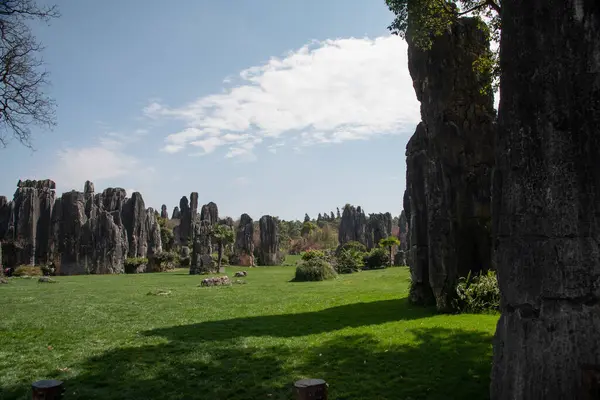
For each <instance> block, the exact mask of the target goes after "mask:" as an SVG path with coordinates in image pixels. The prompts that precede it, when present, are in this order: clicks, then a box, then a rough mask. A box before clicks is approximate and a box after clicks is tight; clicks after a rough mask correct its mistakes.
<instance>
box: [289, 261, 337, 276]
mask: <svg viewBox="0 0 600 400" xmlns="http://www.w3.org/2000/svg"><path fill="white" fill-rule="evenodd" d="M336 276H337V274H336V272H335V270H334V269H333V267H332V266H331V264H330V263H328V262H327V260H325V259H324V258H318V257H314V258H311V259H308V260H306V261H301V262H300V263H299V264H298V266H297V267H296V276H295V277H294V282H308V281H324V280H328V279H334V278H335V277H336Z"/></svg>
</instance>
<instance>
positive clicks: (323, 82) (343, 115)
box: [144, 36, 420, 158]
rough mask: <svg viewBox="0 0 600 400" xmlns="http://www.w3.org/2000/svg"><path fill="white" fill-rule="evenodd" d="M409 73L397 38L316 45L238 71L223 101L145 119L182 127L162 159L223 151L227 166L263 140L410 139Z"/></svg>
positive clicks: (208, 100)
mask: <svg viewBox="0 0 600 400" xmlns="http://www.w3.org/2000/svg"><path fill="white" fill-rule="evenodd" d="M406 65H407V48H406V43H405V42H404V41H403V40H401V39H400V38H398V37H396V36H385V37H379V38H376V39H367V38H365V39H356V38H349V39H336V40H326V41H322V42H316V41H314V42H311V43H310V44H308V45H306V46H304V47H302V48H301V49H298V50H297V51H293V52H289V53H288V54H287V55H286V56H285V57H283V58H271V59H270V60H269V61H268V62H267V63H265V64H263V65H259V66H254V67H251V68H248V69H246V70H244V71H241V72H240V74H239V78H237V79H236V80H238V81H239V82H238V84H237V86H234V87H232V88H230V89H226V90H225V91H224V92H223V93H218V94H211V95H208V96H204V97H200V98H198V99H196V100H195V101H193V102H191V103H189V104H186V105H183V106H181V107H169V106H166V105H163V104H161V103H159V102H152V103H151V104H149V105H148V106H147V107H146V108H144V114H145V115H146V116H148V117H150V118H153V119H161V118H171V119H175V120H179V121H181V123H182V126H181V128H180V130H179V131H177V132H174V133H172V134H170V135H168V136H167V137H166V138H165V145H164V147H163V149H162V150H163V151H165V152H168V153H177V152H180V151H182V150H184V149H185V148H186V147H188V146H196V147H201V148H202V149H203V150H204V153H202V154H207V153H211V152H214V151H215V150H216V149H217V148H219V147H221V146H226V147H227V148H228V152H227V153H226V157H227V158H234V157H239V156H244V157H248V156H249V155H251V154H252V151H253V148H254V146H255V145H257V144H258V143H260V141H261V140H262V139H263V138H266V137H270V138H276V137H279V136H283V135H285V136H290V137H299V138H301V140H300V142H299V144H300V145H301V146H307V145H312V144H318V143H341V142H344V141H348V140H367V139H369V138H371V137H373V136H377V135H384V134H397V133H409V134H411V133H412V131H413V129H414V126H415V125H416V124H417V123H418V121H419V120H420V113H419V103H418V102H417V100H416V97H415V94H414V90H413V87H412V80H411V78H410V75H409V72H408V69H407V68H406ZM225 82H227V83H229V82H233V78H231V77H227V78H226V79H225ZM277 147H279V146H269V147H268V150H269V151H271V152H273V153H276V152H277V150H276V148H277Z"/></svg>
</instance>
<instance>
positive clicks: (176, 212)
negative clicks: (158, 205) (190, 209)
mask: <svg viewBox="0 0 600 400" xmlns="http://www.w3.org/2000/svg"><path fill="white" fill-rule="evenodd" d="M180 218H181V211H179V207H177V206H175V208H173V214H171V219H180Z"/></svg>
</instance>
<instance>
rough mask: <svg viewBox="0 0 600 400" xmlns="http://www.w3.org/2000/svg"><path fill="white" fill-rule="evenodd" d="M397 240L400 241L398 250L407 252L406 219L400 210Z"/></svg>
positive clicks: (403, 212)
mask: <svg viewBox="0 0 600 400" xmlns="http://www.w3.org/2000/svg"><path fill="white" fill-rule="evenodd" d="M398 239H399V240H400V246H399V247H400V250H401V251H406V250H408V219H407V218H406V212H405V211H404V210H402V212H401V213H400V218H399V219H398Z"/></svg>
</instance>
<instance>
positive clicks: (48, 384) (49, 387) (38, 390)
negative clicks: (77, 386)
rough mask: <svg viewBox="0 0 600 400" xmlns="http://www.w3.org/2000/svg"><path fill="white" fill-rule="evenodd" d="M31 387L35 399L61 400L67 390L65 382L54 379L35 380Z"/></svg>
mask: <svg viewBox="0 0 600 400" xmlns="http://www.w3.org/2000/svg"><path fill="white" fill-rule="evenodd" d="M31 389H32V392H33V397H32V399H33V400H60V399H62V397H63V393H64V391H65V388H64V386H63V382H62V381H57V380H54V379H51V380H42V381H37V382H34V383H33V384H32V385H31Z"/></svg>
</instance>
